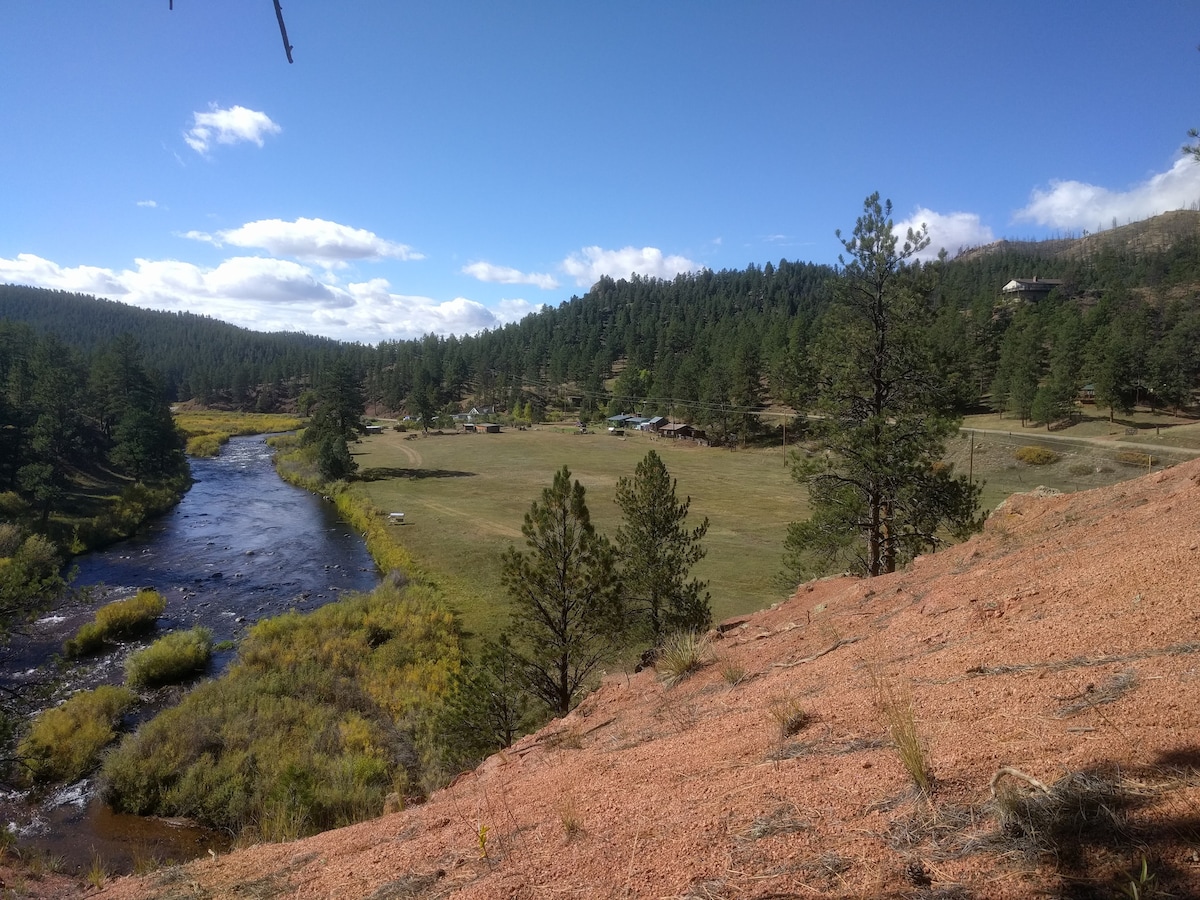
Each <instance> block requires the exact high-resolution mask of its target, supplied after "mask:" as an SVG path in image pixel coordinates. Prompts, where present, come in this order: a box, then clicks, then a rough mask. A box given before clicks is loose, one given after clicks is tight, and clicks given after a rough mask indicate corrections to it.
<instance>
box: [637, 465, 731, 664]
mask: <svg viewBox="0 0 1200 900" xmlns="http://www.w3.org/2000/svg"><path fill="white" fill-rule="evenodd" d="M675 488H676V482H675V481H674V480H673V479H672V478H671V476H670V473H668V472H667V467H666V465H665V464H664V463H663V461H662V459H661V458H660V457H659V455H658V454H657V453H655V452H654V451H653V450H651V451H650V452H649V453H647V454H646V456H645V458H643V459H642V461H641V462H639V463H638V466H637V470H636V471H635V472H634V476H633V478H632V479H629V478H620V479H618V481H617V496H616V502H617V505H618V506H620V507H621V512H622V513H624V516H625V520H624V523H623V524H622V525H621V526H620V527H619V528H618V529H617V536H616V543H617V548H618V549H617V552H618V555H619V557H620V561H621V586H622V590H623V591H624V596H625V602H626V604H627V605H628V607H629V612H630V615H631V616H632V617H635V618H636V620H637V627H639V629H640V630H641V631H642V632H643V633H644V634H645V636H646V637H648V638H649V639H650V641H651V642H653V643H654V644H657V643H658V642H659V641H660V640H661V638H662V637H663V636H664V634H666V633H668V632H671V631H687V630H693V631H694V630H700V629H704V628H707V627H708V626H709V625H710V624H711V623H712V609H711V607H710V606H709V594H708V591H707V590H705V588H706V587H707V582H701V581H697V580H696V579H694V578H692V579H689V578H688V575H689V572H690V571H691V568H692V566H694V565H695V564H696V563H698V562H700V560H702V559H703V558H704V555H705V552H706V551H705V549H704V548H703V547H702V546H701V545H700V542H701V541H702V540H703V539H704V535H705V534H706V533H707V532H708V519H707V518H705V519H704V521H703V522H701V523H700V524H699V525H698V526H696V527H695V528H692V529H689V528H688V527H687V515H688V508H689V507H690V506H691V502H692V498H691V497H688V498H686V499H685V500H683V501H680V500H679V498H678V496H677V495H676V492H675Z"/></svg>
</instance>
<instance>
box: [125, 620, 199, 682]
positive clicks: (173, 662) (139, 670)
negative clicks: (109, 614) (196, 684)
mask: <svg viewBox="0 0 1200 900" xmlns="http://www.w3.org/2000/svg"><path fill="white" fill-rule="evenodd" d="M212 650H213V637H212V632H211V631H209V630H208V629H207V628H204V627H203V626H199V625H198V626H196V627H195V628H189V629H188V630H187V631H173V632H171V633H170V634H167V635H163V636H162V637H161V638H159V639H158V640H157V641H155V642H154V643H153V644H151V645H150V646H149V647H147V648H146V649H145V650H139V651H137V652H136V653H133V654H130V656H129V657H127V658H126V660H125V683H126V684H127V685H129V686H130V687H133V688H153V687H159V686H161V685H164V684H177V683H178V682H181V681H186V680H188V679H189V678H192V677H194V676H196V675H198V674H200V673H201V672H203V671H204V669H205V668H206V667H207V666H208V661H209V659H211V658H212Z"/></svg>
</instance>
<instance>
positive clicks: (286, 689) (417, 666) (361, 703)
mask: <svg viewBox="0 0 1200 900" xmlns="http://www.w3.org/2000/svg"><path fill="white" fill-rule="evenodd" d="M459 665H460V651H459V633H458V628H457V625H456V623H455V620H454V617H453V616H452V615H450V614H449V613H448V612H446V610H445V609H444V608H443V606H442V605H441V603H440V601H439V599H438V598H437V596H436V591H434V590H432V589H431V588H430V587H428V586H427V585H422V584H414V583H405V581H404V579H403V578H400V577H394V578H389V579H386V580H385V582H384V583H383V584H382V585H381V586H380V587H379V588H378V589H376V590H375V591H373V592H372V593H370V594H363V595H353V596H349V597H346V598H343V599H342V600H340V601H339V602H336V603H332V604H329V605H328V606H324V607H322V608H320V609H318V610H316V611H314V612H311V613H308V614H305V615H301V614H298V613H289V614H287V615H285V616H280V617H277V618H274V619H268V620H264V621H262V622H259V623H258V624H257V625H255V626H254V628H252V629H251V631H250V632H249V634H248V635H247V637H246V638H245V639H244V640H243V641H242V644H241V647H240V648H239V652H238V656H237V659H236V661H235V662H234V664H233V665H232V666H230V668H229V670H228V671H227V672H226V673H225V674H224V675H222V676H221V677H220V678H218V679H216V680H214V681H209V682H205V683H203V684H201V685H200V686H199V687H197V688H195V689H194V690H193V691H191V692H190V693H189V694H188V695H187V696H186V697H185V698H184V699H183V701H182V702H181V703H180V704H179V706H177V707H174V708H172V709H169V710H167V711H166V712H163V713H160V714H159V715H158V716H157V717H155V718H154V719H153V720H151V721H150V722H148V723H146V724H145V725H143V726H142V727H141V728H140V729H139V730H138V731H137V732H136V733H135V734H133V735H130V736H128V737H126V738H125V739H124V740H123V741H122V742H121V744H120V745H119V746H118V747H117V749H116V750H115V751H114V752H112V753H111V754H110V755H109V756H108V757H107V758H106V760H105V763H104V767H103V772H102V777H103V783H104V795H105V798H106V799H107V800H108V802H110V803H111V804H112V805H113V806H114V808H116V809H118V810H121V811H124V812H132V813H138V814H143V815H144V814H151V813H153V814H157V815H180V816H188V817H191V818H195V819H197V820H199V821H202V822H205V823H207V824H210V825H213V826H216V827H219V828H222V829H224V830H226V831H228V832H230V833H231V834H235V835H241V836H242V837H244V838H246V839H252V840H253V839H265V840H283V839H288V838H293V837H297V836H300V835H303V834H311V833H314V832H316V831H321V830H324V829H327V828H333V827H337V826H339V825H345V824H349V823H351V822H354V821H358V820H360V819H363V818H365V817H367V816H371V815H377V814H378V813H379V811H380V810H381V809H382V808H383V802H384V798H385V797H386V796H387V795H388V794H389V793H392V792H398V793H399V794H400V795H405V794H407V793H409V792H410V791H412V790H414V789H415V786H416V785H419V784H420V783H421V782H422V781H423V780H424V779H425V778H426V775H427V772H426V769H425V767H424V766H423V763H422V754H423V751H422V746H423V742H424V740H425V738H424V734H425V729H426V727H427V722H428V719H429V711H430V710H432V709H434V708H435V707H436V705H437V702H438V699H439V698H440V697H441V696H442V694H444V692H445V690H446V686H447V685H448V684H449V682H450V679H451V678H452V676H453V675H454V673H455V672H457V671H458V668H459Z"/></svg>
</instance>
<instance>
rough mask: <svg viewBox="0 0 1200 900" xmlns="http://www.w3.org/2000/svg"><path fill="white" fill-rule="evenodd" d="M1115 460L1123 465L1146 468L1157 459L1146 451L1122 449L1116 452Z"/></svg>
mask: <svg viewBox="0 0 1200 900" xmlns="http://www.w3.org/2000/svg"><path fill="white" fill-rule="evenodd" d="M1117 462H1119V463H1120V464H1121V465H1123V466H1133V467H1136V468H1141V469H1148V468H1150V467H1151V466H1153V465H1155V464H1156V463H1157V462H1158V460H1157V459H1155V458H1154V457H1153V456H1151V455H1150V454H1148V453H1138V452H1137V451H1136V450H1122V451H1121V452H1120V453H1118V454H1117Z"/></svg>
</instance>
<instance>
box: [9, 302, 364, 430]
mask: <svg viewBox="0 0 1200 900" xmlns="http://www.w3.org/2000/svg"><path fill="white" fill-rule="evenodd" d="M4 319H8V320H12V321H17V322H24V323H26V324H27V325H29V326H31V327H32V328H34V329H35V330H36V331H38V332H44V333H49V334H53V335H55V336H56V337H57V338H58V339H59V340H60V341H62V342H63V343H64V344H66V345H68V346H71V347H74V348H76V349H77V350H80V351H82V352H83V353H84V354H86V355H90V354H92V353H94V352H95V351H96V350H98V349H100V348H101V347H103V346H105V345H107V344H109V343H111V342H112V341H113V340H115V339H116V338H118V337H120V336H121V335H124V334H133V335H136V336H137V339H138V343H139V345H140V347H141V349H142V352H143V353H144V354H145V356H146V359H147V360H149V361H150V363H151V364H152V365H153V367H154V368H155V369H157V370H158V371H159V372H160V373H161V375H162V378H163V383H164V387H165V389H166V391H167V394H168V396H169V397H170V399H172V400H187V399H191V398H196V399H197V400H199V401H200V402H202V403H210V402H218V403H229V404H231V405H234V406H239V407H247V408H250V409H253V408H255V407H256V406H258V407H261V408H262V409H264V410H271V409H274V408H275V407H276V405H277V403H278V400H279V399H280V398H281V397H293V398H294V396H295V393H296V390H295V386H294V384H293V382H294V381H295V380H296V379H300V378H302V377H306V376H310V375H311V374H312V373H313V372H315V371H318V370H320V369H321V368H322V367H323V366H324V365H325V362H326V361H327V360H328V359H330V358H332V357H333V356H344V355H348V354H353V350H354V345H351V344H342V343H339V342H338V341H333V340H330V339H328V338H321V337H314V336H312V335H307V334H291V333H288V334H263V333H260V332H256V331H250V330H248V329H245V328H238V327H237V326H234V325H229V324H227V323H225V322H220V321H218V320H216V319H212V318H209V317H207V316H200V315H195V314H193V313H190V312H178V313H172V312H162V311H159V310H148V309H140V308H138V307H134V306H128V305H126V304H124V303H117V302H114V301H111V300H99V299H97V298H95V297H88V296H84V295H81V294H72V293H68V292H66V291H51V290H44V289H41V288H30V287H20V286H17V285H0V320H4Z"/></svg>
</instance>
